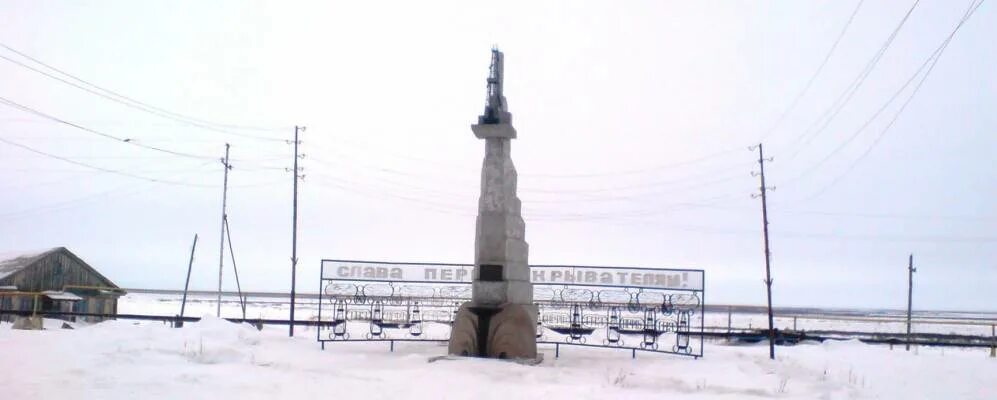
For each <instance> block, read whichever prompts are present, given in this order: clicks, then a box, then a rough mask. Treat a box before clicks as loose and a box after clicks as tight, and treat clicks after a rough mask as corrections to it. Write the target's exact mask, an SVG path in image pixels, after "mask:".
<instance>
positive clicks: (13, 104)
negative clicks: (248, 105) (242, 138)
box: [0, 96, 213, 160]
mask: <svg viewBox="0 0 997 400" xmlns="http://www.w3.org/2000/svg"><path fill="white" fill-rule="evenodd" d="M0 104H4V105H6V106H8V107H11V108H15V109H18V110H21V111H24V112H26V113H30V114H34V115H37V116H39V117H42V118H45V119H48V120H50V121H55V122H58V123H60V124H64V125H68V126H71V127H73V128H76V129H79V130H82V131H84V132H88V133H92V134H94V135H98V136H101V137H104V138H107V139H111V140H114V141H116V142H118V143H123V144H128V145H132V146H137V147H141V148H143V149H148V150H154V151H158V152H161V153H166V154H171V155H175V156H179V157H187V158H196V159H201V160H209V159H212V158H213V157H208V156H201V155H197V154H191V153H184V152H179V151H175V150H169V149H164V148H162V147H156V146H149V145H146V144H142V143H139V142H136V141H135V140H133V139H131V138H122V137H118V136H114V135H111V134H107V133H104V132H101V131H98V130H95V129H90V128H87V127H85V126H83V125H79V124H75V123H72V122H69V121H66V120H64V119H60V118H57V117H54V116H52V115H49V114H45V113H43V112H41V111H38V110H36V109H34V108H31V107H28V106H25V105H22V104H18V103H16V102H14V101H11V100H10V99H7V98H5V97H2V96H0Z"/></svg>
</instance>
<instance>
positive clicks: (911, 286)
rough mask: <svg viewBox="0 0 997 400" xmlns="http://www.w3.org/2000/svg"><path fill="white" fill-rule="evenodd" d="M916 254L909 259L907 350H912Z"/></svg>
mask: <svg viewBox="0 0 997 400" xmlns="http://www.w3.org/2000/svg"><path fill="white" fill-rule="evenodd" d="M916 271H917V270H916V269H914V255H913V254H911V255H910V258H908V259H907V346H906V348H907V351H910V311H911V305H912V304H913V299H912V297H913V294H914V272H916Z"/></svg>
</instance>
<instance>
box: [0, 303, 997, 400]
mask: <svg viewBox="0 0 997 400" xmlns="http://www.w3.org/2000/svg"><path fill="white" fill-rule="evenodd" d="M47 322H49V324H48V326H49V327H50V328H54V329H49V330H45V331H18V330H12V329H10V324H6V323H4V324H0V350H2V357H0V393H3V396H2V398H4V399H67V398H89V399H135V398H141V399H219V398H238V399H291V398H293V399H305V398H363V399H469V398H475V399H600V400H605V399H661V398H674V397H680V398H687V399H742V398H780V399H864V398H870V399H876V398H878V399H995V398H997V384H994V379H995V377H997V359H993V358H989V357H988V355H987V354H986V352H985V351H982V350H981V349H975V350H958V349H939V348H919V349H917V351H911V352H909V353H908V352H904V351H902V350H899V349H897V350H892V351H891V350H889V348H888V347H885V346H869V345H864V344H861V343H858V342H834V343H831V342H829V343H825V344H801V345H798V346H793V347H779V348H778V349H777V351H778V357H777V359H776V360H775V361H770V360H768V357H767V356H768V348H767V347H765V346H764V345H757V346H727V345H722V344H708V345H707V348H706V357H705V358H703V359H699V360H694V359H691V358H686V357H675V356H668V355H659V354H644V353H642V354H639V355H638V357H637V359H631V358H630V354H629V353H628V352H625V351H614V350H605V349H588V348H579V347H562V353H561V358H560V359H554V357H553V349H552V348H548V347H545V348H543V349H542V351H543V352H544V353H545V361H544V362H543V363H542V364H541V365H539V366H523V365H518V364H514V363H510V362H504V361H498V360H481V359H462V360H441V361H437V362H433V363H429V362H427V361H428V359H429V358H430V357H432V356H437V355H441V354H444V353H445V352H446V348H445V347H444V346H441V345H438V344H422V343H418V344H415V343H413V344H398V345H396V347H395V352H393V353H392V352H389V351H388V349H387V346H386V345H384V344H367V343H358V344H336V345H329V346H326V350H325V351H322V350H321V349H320V347H319V345H318V344H317V343H316V342H315V339H314V331H313V330H312V331H308V330H305V331H303V332H301V335H300V336H298V337H295V338H288V337H287V330H286V329H285V328H282V327H265V328H264V329H263V330H262V331H257V330H256V329H255V328H252V327H250V326H249V325H238V324H232V323H228V322H226V321H224V320H219V319H215V318H211V317H206V318H205V319H204V320H202V321H201V322H198V323H189V324H187V325H186V326H185V327H184V328H183V329H172V328H169V327H166V326H164V325H162V324H160V323H135V322H129V321H124V320H117V321H107V322H103V323H100V324H95V325H90V326H79V327H78V328H77V329H74V330H66V329H58V328H57V327H58V326H59V325H61V322H59V321H55V320H50V321H47Z"/></svg>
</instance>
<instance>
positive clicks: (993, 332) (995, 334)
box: [990, 325, 997, 357]
mask: <svg viewBox="0 0 997 400" xmlns="http://www.w3.org/2000/svg"><path fill="white" fill-rule="evenodd" d="M990 339H991V344H990V357H997V325H990Z"/></svg>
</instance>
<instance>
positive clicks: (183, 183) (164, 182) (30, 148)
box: [0, 138, 215, 187]
mask: <svg viewBox="0 0 997 400" xmlns="http://www.w3.org/2000/svg"><path fill="white" fill-rule="evenodd" d="M0 142H3V143H6V144H8V145H11V146H14V147H19V148H21V149H24V150H27V151H30V152H32V153H35V154H38V155H42V156H45V157H48V158H53V159H56V160H59V161H63V162H67V163H70V164H73V165H78V166H81V167H84V168H89V169H93V170H97V171H102V172H107V173H110V174H115V175H121V176H127V177H129V178H135V179H141V180H145V181H149V182H156V183H163V184H167V185H178V186H191V187H215V185H204V184H197V183H190V182H179V181H171V180H166V179H159V178H150V177H147V176H141V175H135V174H132V173H129V172H125V171H121V170H116V169H110V168H104V167H98V166H96V165H91V164H87V163H83V162H79V161H76V160H72V159H69V158H66V157H61V156H57V155H55V154H51V153H46V152H44V151H41V150H38V149H35V148H32V147H28V146H25V145H23V144H20V143H17V142H12V141H10V140H7V139H4V138H0Z"/></svg>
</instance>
